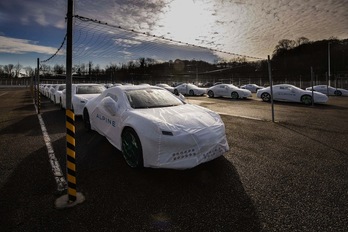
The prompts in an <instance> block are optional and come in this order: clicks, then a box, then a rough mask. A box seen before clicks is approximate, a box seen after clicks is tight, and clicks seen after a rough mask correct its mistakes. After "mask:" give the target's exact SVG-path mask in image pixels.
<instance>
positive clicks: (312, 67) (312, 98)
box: [311, 66, 314, 106]
mask: <svg viewBox="0 0 348 232" xmlns="http://www.w3.org/2000/svg"><path fill="white" fill-rule="evenodd" d="M311 86H312V106H314V86H313V67H312V66H311Z"/></svg>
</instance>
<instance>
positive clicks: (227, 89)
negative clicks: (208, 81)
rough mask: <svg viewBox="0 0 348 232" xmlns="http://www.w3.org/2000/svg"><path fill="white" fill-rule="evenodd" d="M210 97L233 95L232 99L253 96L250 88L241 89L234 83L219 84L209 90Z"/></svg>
mask: <svg viewBox="0 0 348 232" xmlns="http://www.w3.org/2000/svg"><path fill="white" fill-rule="evenodd" d="M207 94H208V97H231V98H232V99H238V98H247V97H251V92H250V90H247V89H240V88H238V87H237V86H235V85H232V84H218V85H214V86H212V87H210V88H208V90H207Z"/></svg>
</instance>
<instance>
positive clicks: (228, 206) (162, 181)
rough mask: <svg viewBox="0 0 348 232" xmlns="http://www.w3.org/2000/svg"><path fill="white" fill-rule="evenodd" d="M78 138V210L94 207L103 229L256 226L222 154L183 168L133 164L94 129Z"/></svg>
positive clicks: (254, 216) (246, 198)
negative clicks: (81, 197) (82, 200)
mask: <svg viewBox="0 0 348 232" xmlns="http://www.w3.org/2000/svg"><path fill="white" fill-rule="evenodd" d="M82 137H84V138H82ZM82 137H80V138H77V139H78V140H82V141H89V142H88V145H86V146H84V145H82V146H84V147H78V148H77V151H78V152H79V158H78V159H77V162H78V164H77V170H78V182H79V183H80V184H78V185H79V186H80V189H81V191H82V192H83V193H84V194H85V195H86V199H87V200H86V202H85V203H84V204H83V205H81V206H80V207H81V211H82V213H84V212H85V211H86V210H89V211H90V212H93V214H94V219H95V221H97V222H98V223H100V225H103V226H104V227H105V228H107V229H111V228H113V229H114V230H115V231H260V222H259V219H258V213H257V212H256V209H255V207H254V205H253V203H252V201H251V199H250V197H249V196H248V195H247V194H246V192H245V190H244V187H243V185H242V183H241V180H240V177H239V175H238V172H237V170H236V169H235V167H234V166H233V165H232V164H231V163H230V162H229V161H228V160H227V159H225V158H224V157H219V158H217V159H216V160H213V161H211V162H208V163H205V164H202V165H199V166H197V167H195V168H192V169H188V170H170V169H151V168H143V169H132V168H130V167H128V166H127V164H126V162H125V161H124V159H123V157H122V154H121V152H120V151H118V150H117V149H116V148H114V147H113V146H112V145H111V144H110V143H109V142H108V141H107V140H106V139H105V138H103V137H102V136H100V135H99V134H97V133H94V132H91V133H88V136H87V135H86V134H83V135H82ZM87 137H90V138H89V139H88V138H87ZM91 148H93V149H91ZM101 206H102V207H101ZM96 228H98V227H96Z"/></svg>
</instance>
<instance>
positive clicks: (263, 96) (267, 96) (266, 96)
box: [261, 93, 271, 102]
mask: <svg viewBox="0 0 348 232" xmlns="http://www.w3.org/2000/svg"><path fill="white" fill-rule="evenodd" d="M261 99H262V101H264V102H269V101H270V100H271V95H270V94H269V93H263V94H261Z"/></svg>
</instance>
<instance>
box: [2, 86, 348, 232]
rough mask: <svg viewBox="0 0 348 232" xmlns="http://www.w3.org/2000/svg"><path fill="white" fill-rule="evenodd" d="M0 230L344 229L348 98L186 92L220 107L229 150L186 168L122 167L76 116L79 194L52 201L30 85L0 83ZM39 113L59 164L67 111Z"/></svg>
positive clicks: (45, 108) (47, 105)
mask: <svg viewBox="0 0 348 232" xmlns="http://www.w3.org/2000/svg"><path fill="white" fill-rule="evenodd" d="M0 97H1V101H0V109H1V111H0V145H1V151H0V170H1V173H0V206H1V207H0V215H1V217H0V228H1V231H62V230H64V231H347V228H348V204H347V202H348V187H347V186H348V168H347V167H348V147H347V138H348V136H347V135H348V117H347V115H348V98H347V97H330V100H329V102H328V103H327V104H324V105H315V106H313V107H312V106H309V107H308V106H304V105H301V104H296V103H295V104H294V103H279V102H277V103H276V104H275V120H276V122H275V123H273V122H272V121H271V111H270V109H271V105H270V104H269V103H264V102H261V101H260V100H259V99H256V98H255V96H253V98H251V99H247V100H238V101H232V100H230V99H223V98H218V99H210V98H207V97H188V98H187V100H188V102H189V103H191V104H199V105H201V106H204V107H207V108H210V109H212V110H214V111H217V112H219V113H220V114H221V116H222V119H223V121H224V123H225V126H226V133H227V137H228V142H229V145H230V151H229V152H228V153H226V154H225V155H224V156H223V157H220V158H218V159H216V160H214V161H212V162H209V163H206V164H203V165H200V166H198V167H196V168H193V169H189V170H181V171H178V170H163V169H142V170H133V169H131V168H129V167H128V166H127V165H126V163H125V161H124V160H123V157H122V155H121V153H120V152H119V151H118V150H117V149H115V148H114V147H112V145H110V143H109V142H108V141H107V140H106V139H105V138H103V137H101V136H100V135H99V134H97V133H95V132H86V131H85V130H84V128H83V123H82V120H81V119H80V118H77V120H76V156H77V189H78V191H79V192H81V193H82V194H83V195H84V196H85V197H86V201H85V202H83V203H82V204H80V205H77V206H75V207H73V208H69V209H63V210H62V209H56V208H55V207H54V202H55V200H56V199H57V198H58V197H59V196H60V195H61V194H62V193H61V192H58V191H57V185H56V182H55V179H54V178H53V175H52V170H51V166H50V163H49V159H48V154H47V148H46V146H45V143H44V140H43V136H42V131H41V128H40V124H39V121H38V117H37V114H36V112H35V107H34V105H33V99H32V97H31V94H30V91H29V89H27V88H17V89H12V88H0ZM41 116H42V119H43V121H44V123H45V125H46V128H47V132H48V134H49V136H50V140H51V143H52V147H53V149H54V152H55V155H56V157H57V159H58V161H59V163H60V166H61V168H62V171H63V172H65V160H66V154H65V111H62V110H60V109H59V107H58V106H55V105H53V104H52V103H51V102H49V101H48V99H45V98H43V99H42V105H41Z"/></svg>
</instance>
